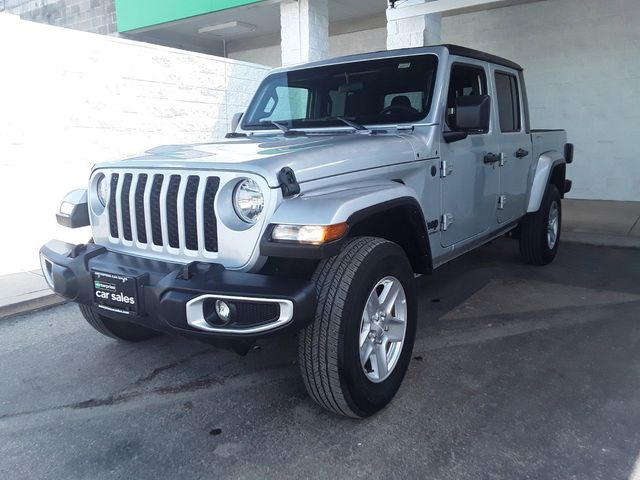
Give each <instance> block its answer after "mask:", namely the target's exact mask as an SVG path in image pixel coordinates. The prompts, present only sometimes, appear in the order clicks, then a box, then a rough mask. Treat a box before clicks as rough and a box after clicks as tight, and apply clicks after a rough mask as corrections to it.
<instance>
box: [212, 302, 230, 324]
mask: <svg viewBox="0 0 640 480" xmlns="http://www.w3.org/2000/svg"><path fill="white" fill-rule="evenodd" d="M216 314H217V315H218V318H219V319H220V320H222V321H223V322H224V323H228V322H229V320H231V307H230V306H229V304H228V303H227V302H225V301H223V300H216Z"/></svg>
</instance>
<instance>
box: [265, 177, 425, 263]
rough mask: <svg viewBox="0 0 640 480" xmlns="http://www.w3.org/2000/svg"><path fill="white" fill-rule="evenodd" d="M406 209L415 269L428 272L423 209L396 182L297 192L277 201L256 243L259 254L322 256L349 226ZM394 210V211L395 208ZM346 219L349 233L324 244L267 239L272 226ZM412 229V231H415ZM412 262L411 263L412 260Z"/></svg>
mask: <svg viewBox="0 0 640 480" xmlns="http://www.w3.org/2000/svg"><path fill="white" fill-rule="evenodd" d="M399 208H410V209H411V210H410V211H411V212H412V214H411V215H410V216H409V218H410V221H411V223H412V225H411V228H412V229H415V230H417V231H418V232H419V234H418V235H417V237H416V239H415V240H416V241H417V245H416V249H417V250H418V251H419V252H420V253H419V255H420V256H423V257H424V260H425V261H424V264H423V265H422V266H421V268H420V269H419V270H421V271H431V268H432V265H431V248H430V244H429V237H428V231H427V225H426V222H425V219H424V212H423V210H422V208H421V206H420V202H419V200H418V196H417V195H416V192H415V191H414V190H412V189H411V188H409V187H407V186H406V185H404V184H402V183H398V182H385V183H379V182H377V183H367V184H361V185H342V186H339V187H336V188H331V189H322V190H318V191H315V192H312V193H309V194H308V195H300V196H297V197H294V198H291V199H288V200H285V201H284V202H283V203H281V204H280V206H279V207H278V209H277V210H276V212H275V213H274V215H273V217H272V218H271V221H270V222H269V223H270V224H269V226H268V227H267V228H266V230H265V233H264V235H263V236H262V240H261V242H260V253H261V255H264V256H270V257H271V256H272V257H289V258H309V259H322V258H327V257H331V256H333V255H336V254H337V253H338V252H339V251H340V248H341V247H342V245H343V243H344V241H345V240H346V239H347V238H349V234H350V232H351V231H352V229H353V227H357V226H358V224H361V222H363V221H365V220H366V219H368V218H372V217H373V216H375V215H381V214H384V213H385V212H387V211H390V210H393V209H399ZM396 211H397V210H396ZM342 222H346V223H347V224H348V225H349V232H348V233H347V235H345V237H344V238H342V239H340V240H336V241H335V242H331V243H328V244H325V245H300V244H292V243H284V242H282V243H281V242H274V241H272V240H271V232H272V231H273V228H274V227H275V225H278V224H293V225H332V224H336V223H342ZM415 230H414V231H415ZM411 260H412V264H413V263H414V261H413V259H411Z"/></svg>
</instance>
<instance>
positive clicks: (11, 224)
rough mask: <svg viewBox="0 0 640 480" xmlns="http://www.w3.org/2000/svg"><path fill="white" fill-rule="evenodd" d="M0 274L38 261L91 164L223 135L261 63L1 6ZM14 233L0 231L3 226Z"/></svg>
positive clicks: (63, 232)
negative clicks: (49, 21) (35, 17)
mask: <svg viewBox="0 0 640 480" xmlns="http://www.w3.org/2000/svg"><path fill="white" fill-rule="evenodd" d="M0 45H20V46H21V48H19V49H17V48H15V49H14V48H9V49H0V71H2V72H3V73H2V75H0V105H1V106H2V107H1V108H0V205H2V216H3V225H4V226H5V228H4V229H3V235H0V275H1V274H5V273H12V272H16V271H20V270H25V269H33V268H36V267H37V265H38V256H37V252H38V248H39V246H40V245H41V244H42V243H44V242H46V241H47V240H49V239H50V238H60V239H63V240H64V239H67V240H68V241H77V242H78V241H83V242H85V241H87V240H88V239H89V236H90V232H88V231H87V230H83V231H80V232H74V231H71V230H69V229H64V228H62V227H58V226H57V224H56V222H55V212H56V210H57V208H58V206H59V204H60V201H61V199H62V197H63V195H64V194H65V193H66V192H68V191H69V190H71V189H74V188H82V187H84V186H85V185H86V182H87V179H88V175H89V172H90V169H91V166H92V165H93V164H95V163H98V162H103V161H109V160H117V159H120V158H123V157H126V156H130V155H133V154H137V153H140V152H142V151H144V150H145V149H148V148H151V147H154V146H157V145H162V144H172V143H190V142H207V141H211V140H214V139H217V138H220V137H222V136H223V135H224V134H225V133H226V132H227V131H228V129H229V125H230V122H231V117H232V115H233V113H235V112H237V111H243V110H244V109H245V108H246V105H247V104H248V102H249V101H250V99H251V96H252V94H253V92H254V91H255V89H256V88H257V85H258V83H259V81H260V80H261V79H262V78H263V77H264V75H266V73H267V72H268V67H264V66H261V65H255V64H249V63H245V62H239V61H235V60H230V59H225V58H220V57H213V56H209V55H204V54H196V53H191V52H187V51H184V50H176V49H171V48H166V47H161V46H157V45H151V44H145V43H140V42H134V41H130V40H124V39H121V38H117V37H109V36H103V35H95V34H91V33H85V32H80V31H76V30H69V29H63V28H58V27H52V26H49V25H42V24H39V23H33V22H27V21H23V20H20V19H19V18H18V17H17V16H14V15H7V14H0ZM7 231H10V232H12V233H11V235H7V234H6V232H7Z"/></svg>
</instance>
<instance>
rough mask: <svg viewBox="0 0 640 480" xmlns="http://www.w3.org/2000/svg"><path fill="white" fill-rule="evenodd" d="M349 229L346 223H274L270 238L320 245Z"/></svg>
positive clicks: (339, 236)
mask: <svg viewBox="0 0 640 480" xmlns="http://www.w3.org/2000/svg"><path fill="white" fill-rule="evenodd" d="M347 230H349V225H347V224H346V223H336V224H335V225H276V226H275V228H274V229H273V233H272V234H271V238H272V239H273V240H275V241H279V242H296V243H304V244H308V245H322V244H323V243H329V242H333V241H334V240H339V239H340V238H342V237H344V236H345V234H346V233H347Z"/></svg>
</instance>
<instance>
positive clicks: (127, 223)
mask: <svg viewBox="0 0 640 480" xmlns="http://www.w3.org/2000/svg"><path fill="white" fill-rule="evenodd" d="M132 180H133V174H131V173H125V175H124V179H123V181H122V194H121V195H120V201H121V202H122V236H123V237H124V239H125V240H129V241H131V240H133V236H132V235H131V205H130V204H129V194H130V193H131V181H132Z"/></svg>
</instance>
